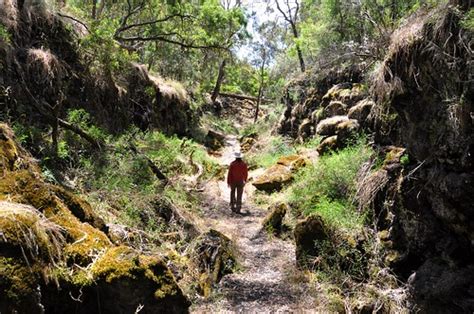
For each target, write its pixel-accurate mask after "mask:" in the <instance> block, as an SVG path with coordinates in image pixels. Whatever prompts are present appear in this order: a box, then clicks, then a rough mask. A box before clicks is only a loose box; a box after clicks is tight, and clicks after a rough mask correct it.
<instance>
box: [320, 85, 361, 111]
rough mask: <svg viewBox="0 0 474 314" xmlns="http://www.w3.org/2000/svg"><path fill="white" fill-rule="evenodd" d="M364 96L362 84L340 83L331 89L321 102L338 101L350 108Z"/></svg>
mask: <svg viewBox="0 0 474 314" xmlns="http://www.w3.org/2000/svg"><path fill="white" fill-rule="evenodd" d="M365 95H366V92H365V87H364V85H363V84H359V83H354V84H351V83H341V84H336V85H334V86H333V87H331V88H330V89H329V90H328V91H327V93H326V94H325V95H324V96H323V98H322V101H323V102H326V103H328V102H330V101H332V100H338V101H341V102H343V103H345V104H347V105H348V106H349V107H351V106H353V105H354V104H355V103H356V102H358V101H359V100H361V99H362V98H364V96H365Z"/></svg>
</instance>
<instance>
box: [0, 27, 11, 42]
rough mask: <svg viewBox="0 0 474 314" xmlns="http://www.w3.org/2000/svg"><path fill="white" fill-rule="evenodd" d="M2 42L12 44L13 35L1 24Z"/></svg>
mask: <svg viewBox="0 0 474 314" xmlns="http://www.w3.org/2000/svg"><path fill="white" fill-rule="evenodd" d="M0 40H3V41H4V42H6V43H7V44H9V43H11V35H10V32H9V31H8V29H7V28H6V26H5V25H3V24H0Z"/></svg>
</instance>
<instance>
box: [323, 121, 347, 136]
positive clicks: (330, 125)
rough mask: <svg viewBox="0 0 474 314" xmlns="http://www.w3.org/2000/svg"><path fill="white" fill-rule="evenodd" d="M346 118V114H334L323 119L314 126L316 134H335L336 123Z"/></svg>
mask: <svg viewBox="0 0 474 314" xmlns="http://www.w3.org/2000/svg"><path fill="white" fill-rule="evenodd" d="M348 120H349V118H348V117H347V116H334V117H331V118H327V119H324V120H322V121H320V122H319V123H318V126H317V127H316V134H318V135H322V136H331V135H335V134H336V130H337V126H338V124H339V123H341V122H345V121H348Z"/></svg>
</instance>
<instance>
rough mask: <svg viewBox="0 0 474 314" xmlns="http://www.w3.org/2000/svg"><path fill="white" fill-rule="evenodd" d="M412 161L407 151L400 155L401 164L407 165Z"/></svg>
mask: <svg viewBox="0 0 474 314" xmlns="http://www.w3.org/2000/svg"><path fill="white" fill-rule="evenodd" d="M409 163H410V157H409V156H408V154H407V153H405V154H403V156H402V157H400V164H401V165H402V166H406V165H408V164H409Z"/></svg>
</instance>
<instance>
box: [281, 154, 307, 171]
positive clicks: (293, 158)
mask: <svg viewBox="0 0 474 314" xmlns="http://www.w3.org/2000/svg"><path fill="white" fill-rule="evenodd" d="M277 164H278V165H283V166H286V167H288V168H289V169H290V170H291V171H292V172H295V171H298V170H299V169H301V168H303V167H306V166H308V165H310V164H311V161H309V159H308V158H306V157H304V156H301V155H298V154H294V155H288V156H282V157H280V158H279V159H278V161H277Z"/></svg>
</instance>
